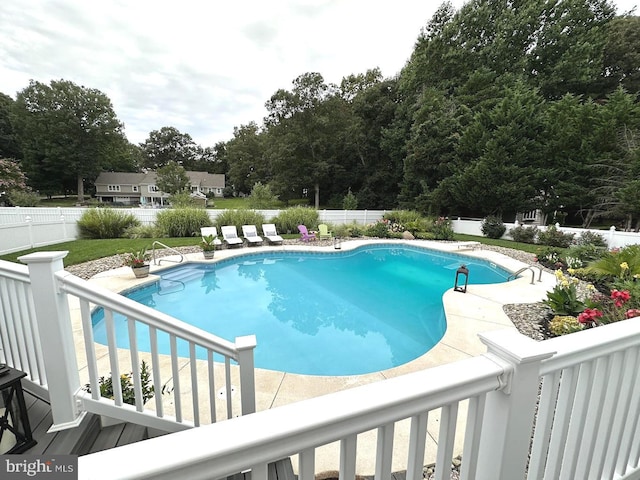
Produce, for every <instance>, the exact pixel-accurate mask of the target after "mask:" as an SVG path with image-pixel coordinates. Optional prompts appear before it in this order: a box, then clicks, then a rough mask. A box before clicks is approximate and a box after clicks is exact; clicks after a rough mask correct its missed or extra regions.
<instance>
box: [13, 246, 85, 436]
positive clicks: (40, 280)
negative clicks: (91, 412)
mask: <svg viewBox="0 0 640 480" xmlns="http://www.w3.org/2000/svg"><path fill="white" fill-rule="evenodd" d="M67 253H69V252H66V251H65V252H35V253H30V254H28V255H23V256H21V257H18V260H20V261H21V262H23V263H26V264H27V266H28V267H29V279H30V281H31V291H32V294H33V303H34V309H35V314H36V321H37V322H38V333H39V336H40V339H39V340H40V345H41V347H42V356H43V358H44V367H45V372H46V374H47V387H48V389H49V401H50V403H51V414H52V417H53V426H52V427H51V428H50V429H49V432H55V431H58V430H64V429H66V428H72V427H76V426H78V424H79V423H80V422H81V421H82V419H83V418H84V415H85V414H86V412H79V411H78V406H77V403H76V398H75V395H76V394H77V393H78V391H79V390H80V377H79V375H78V362H77V359H76V349H75V342H74V338H73V329H72V325H71V316H70V314H69V304H68V298H67V295H66V294H65V293H63V292H61V291H60V289H59V288H58V284H57V280H56V276H55V274H56V273H57V272H59V271H61V270H63V269H64V267H63V264H62V259H63V258H64V257H66V256H67Z"/></svg>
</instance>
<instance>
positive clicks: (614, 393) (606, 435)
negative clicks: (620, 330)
mask: <svg viewBox="0 0 640 480" xmlns="http://www.w3.org/2000/svg"><path fill="white" fill-rule="evenodd" d="M608 360H609V361H608V365H607V372H606V376H605V377H604V378H603V381H602V382H597V383H601V384H602V386H603V389H604V392H603V401H602V408H601V409H600V415H599V416H598V417H599V421H598V423H599V426H598V432H597V434H596V435H595V445H594V448H593V453H594V454H593V460H592V464H591V465H592V471H591V474H593V472H594V471H595V472H596V473H597V474H598V478H600V477H601V476H602V472H603V469H604V461H605V453H607V446H608V445H609V444H610V443H611V424H612V423H613V417H614V415H615V411H614V410H613V407H614V406H615V404H616V401H617V399H618V397H619V395H620V374H621V372H622V368H623V367H622V353H620V352H616V353H613V354H612V355H609V357H608ZM592 387H595V385H592Z"/></svg>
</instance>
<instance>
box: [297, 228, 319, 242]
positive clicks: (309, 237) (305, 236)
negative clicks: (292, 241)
mask: <svg viewBox="0 0 640 480" xmlns="http://www.w3.org/2000/svg"><path fill="white" fill-rule="evenodd" d="M298 231H299V232H300V238H301V239H302V241H303V242H308V241H309V240H315V239H316V234H315V233H309V232H308V231H307V227H305V226H304V225H298Z"/></svg>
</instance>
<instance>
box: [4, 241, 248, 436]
mask: <svg viewBox="0 0 640 480" xmlns="http://www.w3.org/2000/svg"><path fill="white" fill-rule="evenodd" d="M64 256H66V252H42V253H35V254H31V255H27V256H24V257H21V260H22V261H24V262H25V263H27V264H28V267H24V266H21V265H16V264H12V263H9V262H0V298H1V299H2V309H0V333H2V352H0V353H2V357H1V359H2V360H3V361H5V362H7V363H9V364H10V365H13V366H15V367H16V368H19V369H21V370H23V371H26V372H27V373H28V375H29V376H28V379H29V380H31V381H32V382H38V381H39V383H40V384H41V385H42V387H43V389H44V390H45V391H46V395H45V396H48V398H49V400H50V402H51V406H52V413H53V420H54V427H53V428H54V430H55V429H62V428H67V427H73V426H75V425H77V424H78V423H79V422H80V421H81V419H82V417H83V415H84V413H85V412H94V413H99V414H103V415H107V416H110V417H114V418H118V419H121V420H127V421H137V422H138V423H141V424H144V425H148V426H152V427H155V428H160V429H163V430H168V431H177V430H182V429H185V428H189V427H191V426H199V425H200V424H201V423H212V422H215V421H217V420H218V419H219V418H222V417H223V416H224V417H225V418H231V417H232V416H234V415H239V414H247V413H252V412H254V411H255V385H254V382H255V380H254V365H253V349H254V348H255V346H256V342H255V337H254V336H248V337H239V338H237V339H236V341H235V343H233V342H229V341H227V340H224V339H222V338H219V337H216V336H215V335H212V334H209V333H207V332H204V331H201V330H199V329H197V328H195V327H192V326H190V325H187V324H185V323H184V322H182V321H180V320H178V319H175V318H173V317H171V316H169V315H165V314H162V313H159V312H157V311H156V310H153V309H151V308H149V307H147V306H144V305H141V304H138V303H137V302H134V301H132V300H129V299H127V298H125V297H123V296H121V295H118V294H115V293H113V292H111V291H109V290H106V289H104V288H101V287H99V286H96V285H93V284H89V282H86V281H85V280H82V279H80V278H78V277H75V276H74V275H71V274H69V273H68V272H65V271H64V270H63V268H62V258H64ZM70 299H75V301H76V302H77V304H78V305H79V307H78V309H77V311H76V310H74V309H70V308H69V304H70ZM95 307H102V308H103V309H104V312H105V325H106V329H107V339H108V341H107V345H104V346H103V345H98V344H96V343H95V342H94V338H93V327H92V319H91V312H92V309H93V308H95ZM116 313H119V314H121V315H123V316H124V317H125V318H126V322H127V331H128V340H129V342H128V345H129V348H127V349H123V348H119V347H118V345H117V343H116V331H115V326H114V322H113V318H114V314H116ZM141 326H144V327H145V328H148V330H149V342H150V345H151V351H150V352H142V351H141V350H140V347H139V345H138V340H137V330H138V329H139V328H140V327H141ZM161 335H166V336H168V338H169V342H170V345H171V354H170V355H163V354H162V353H161V352H159V350H158V338H159V337H160V336H161ZM179 343H183V344H186V349H187V350H188V352H189V356H188V358H186V359H185V358H181V357H179V356H178V351H177V346H178V344H179ZM78 344H84V348H83V349H82V350H80V351H79V350H78V348H77V346H78ZM198 353H200V354H201V356H204V358H205V359H206V360H200V359H199V358H198V355H197V354H198ZM78 354H80V355H79V356H78ZM214 354H215V355H221V356H222V357H223V362H222V363H220V362H217V361H216V362H214ZM142 360H145V361H146V363H147V365H149V367H150V369H151V372H152V375H151V378H152V381H153V388H154V392H155V395H154V397H155V402H154V403H153V404H152V405H147V406H146V408H145V405H144V404H143V396H142V388H141V385H140V382H137V381H136V382H134V396H135V403H134V405H133V406H130V405H125V404H124V399H123V392H122V388H121V385H120V382H118V381H114V382H112V384H113V394H114V399H113V400H108V399H105V398H103V397H101V396H100V388H99V378H100V377H107V376H109V375H111V376H112V378H113V379H119V378H120V375H121V374H125V373H126V374H128V373H129V372H131V373H132V378H134V379H136V378H140V365H141V361H142ZM232 361H233V362H237V364H238V365H237V366H236V365H232V364H231V362H232ZM221 365H222V366H221ZM45 379H48V381H47V380H45ZM81 379H82V380H83V381H82V382H81ZM234 379H235V380H234ZM234 381H237V382H239V384H238V385H237V388H236V385H234V384H233V383H232V382H234ZM85 384H88V385H89V386H90V390H91V393H90V394H89V393H87V392H86V391H84V390H83V388H82V385H85ZM201 385H205V386H206V388H202V387H201ZM216 385H219V387H218V390H217V391H216ZM167 387H170V388H167ZM236 391H237V392H236ZM232 392H235V393H234V398H233V399H232V395H231V394H232ZM221 393H222V395H221ZM237 398H239V402H237V401H236V407H235V408H236V409H238V410H239V411H237V410H236V411H234V400H236V399H237ZM78 401H79V402H80V404H81V407H80V408H78V404H77V403H78ZM237 403H239V405H237ZM168 406H169V408H170V410H168V408H167V407H168ZM136 413H138V414H139V415H137V416H136ZM134 418H135V420H134Z"/></svg>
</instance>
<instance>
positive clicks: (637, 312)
mask: <svg viewBox="0 0 640 480" xmlns="http://www.w3.org/2000/svg"><path fill="white" fill-rule="evenodd" d="M625 317H626V318H634V317H640V309H638V308H630V309H629V310H627V313H626V314H625Z"/></svg>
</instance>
